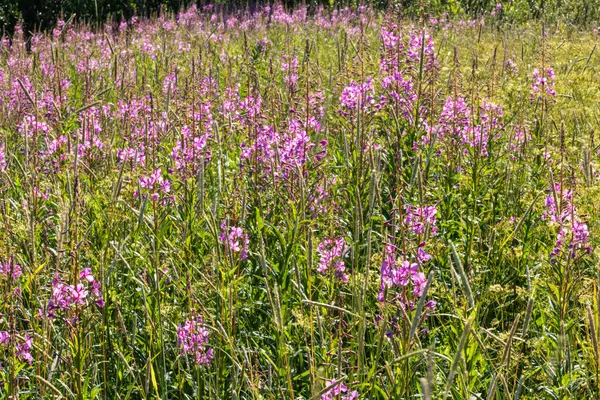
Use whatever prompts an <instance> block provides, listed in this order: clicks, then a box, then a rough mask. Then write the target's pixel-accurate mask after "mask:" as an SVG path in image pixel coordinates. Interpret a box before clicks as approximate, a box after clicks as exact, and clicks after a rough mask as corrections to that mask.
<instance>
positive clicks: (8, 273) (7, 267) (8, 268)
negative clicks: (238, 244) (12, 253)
mask: <svg viewBox="0 0 600 400" xmlns="http://www.w3.org/2000/svg"><path fill="white" fill-rule="evenodd" d="M21 274H22V270H21V266H20V265H19V264H16V263H15V262H14V261H13V260H12V259H10V260H9V261H7V262H4V263H1V262H0V277H4V278H8V277H11V278H12V279H13V280H17V279H19V278H20V277H21Z"/></svg>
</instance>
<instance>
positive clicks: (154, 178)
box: [134, 168, 174, 204]
mask: <svg viewBox="0 0 600 400" xmlns="http://www.w3.org/2000/svg"><path fill="white" fill-rule="evenodd" d="M139 182H140V187H141V188H144V189H146V190H148V191H149V192H151V193H150V199H151V200H152V201H154V202H156V201H158V200H161V202H162V203H163V204H167V203H172V202H173V201H174V198H173V196H170V195H169V193H170V192H171V181H170V180H168V179H165V178H163V176H162V171H161V170H160V168H157V169H155V170H154V172H152V174H151V175H150V176H142V177H141V178H140V180H139ZM161 194H162V196H161ZM134 195H135V197H139V191H136V192H135V194H134Z"/></svg>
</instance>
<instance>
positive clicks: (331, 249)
mask: <svg viewBox="0 0 600 400" xmlns="http://www.w3.org/2000/svg"><path fill="white" fill-rule="evenodd" d="M347 251H348V246H346V243H345V242H344V238H342V237H338V238H333V239H325V240H324V241H322V242H321V243H319V245H318V247H317V253H318V254H319V266H318V267H317V271H318V272H320V273H321V274H325V273H327V271H330V270H332V271H333V272H334V275H335V277H336V278H338V279H339V280H341V281H342V282H344V283H345V282H347V281H348V274H346V273H345V271H346V264H345V263H344V260H343V257H344V255H345V254H346V252H347Z"/></svg>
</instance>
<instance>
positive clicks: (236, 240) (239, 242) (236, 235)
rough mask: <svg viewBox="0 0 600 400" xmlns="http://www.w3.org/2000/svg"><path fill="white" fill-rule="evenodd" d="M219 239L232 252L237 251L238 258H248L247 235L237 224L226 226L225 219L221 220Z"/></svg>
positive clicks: (243, 259) (244, 259)
mask: <svg viewBox="0 0 600 400" xmlns="http://www.w3.org/2000/svg"><path fill="white" fill-rule="evenodd" d="M219 240H220V241H221V242H222V243H224V244H225V245H226V247H227V248H228V249H229V250H230V251H231V252H232V253H239V254H240V259H241V260H242V261H246V260H247V259H248V243H249V242H250V240H249V239H248V235H247V234H245V233H244V230H243V229H242V228H240V227H238V226H230V227H228V226H227V220H223V222H221V233H220V235H219Z"/></svg>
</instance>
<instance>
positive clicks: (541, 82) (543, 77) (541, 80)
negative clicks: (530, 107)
mask: <svg viewBox="0 0 600 400" xmlns="http://www.w3.org/2000/svg"><path fill="white" fill-rule="evenodd" d="M555 78H556V76H555V75H554V70H553V69H552V68H551V67H548V68H546V69H544V70H542V72H540V70H538V69H537V68H535V69H534V70H533V73H532V74H531V80H532V81H533V82H532V83H531V101H534V100H535V99H536V98H541V96H542V95H543V94H544V93H546V94H547V95H548V96H550V97H554V96H556V91H555V90H554V80H555Z"/></svg>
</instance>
